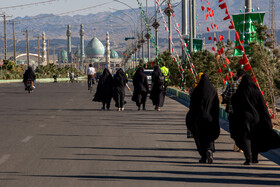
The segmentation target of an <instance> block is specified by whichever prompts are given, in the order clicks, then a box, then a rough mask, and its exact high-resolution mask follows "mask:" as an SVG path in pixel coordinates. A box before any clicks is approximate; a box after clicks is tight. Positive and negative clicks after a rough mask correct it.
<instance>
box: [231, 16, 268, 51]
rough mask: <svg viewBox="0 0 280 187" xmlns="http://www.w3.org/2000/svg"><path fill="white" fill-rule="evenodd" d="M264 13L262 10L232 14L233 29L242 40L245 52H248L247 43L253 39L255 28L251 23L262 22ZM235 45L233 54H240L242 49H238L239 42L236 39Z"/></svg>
mask: <svg viewBox="0 0 280 187" xmlns="http://www.w3.org/2000/svg"><path fill="white" fill-rule="evenodd" d="M264 15H265V13H264V12H257V13H255V12H252V13H245V14H238V15H232V18H233V22H234V25H235V29H236V31H237V32H238V33H239V37H240V41H244V49H245V53H246V54H250V53H249V48H248V45H249V43H251V42H252V41H253V40H254V39H255V31H256V28H255V26H254V25H253V23H258V24H262V23H263V19H264ZM235 46H236V47H235V50H234V56H242V55H243V51H242V50H240V47H239V46H241V44H240V42H239V41H237V40H236V41H235Z"/></svg>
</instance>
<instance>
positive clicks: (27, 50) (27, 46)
mask: <svg viewBox="0 0 280 187" xmlns="http://www.w3.org/2000/svg"><path fill="white" fill-rule="evenodd" d="M25 33H26V56H27V67H28V66H29V65H30V64H29V39H28V29H26V31H25Z"/></svg>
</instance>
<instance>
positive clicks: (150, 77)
mask: <svg viewBox="0 0 280 187" xmlns="http://www.w3.org/2000/svg"><path fill="white" fill-rule="evenodd" d="M153 71H154V70H152V69H145V70H144V73H145V74H146V75H147V79H148V85H149V92H150V91H151V90H152V73H153Z"/></svg>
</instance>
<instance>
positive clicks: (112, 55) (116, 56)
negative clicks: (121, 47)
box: [110, 49, 119, 58]
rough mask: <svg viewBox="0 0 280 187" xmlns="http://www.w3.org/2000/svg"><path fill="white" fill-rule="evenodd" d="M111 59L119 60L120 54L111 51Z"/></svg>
mask: <svg viewBox="0 0 280 187" xmlns="http://www.w3.org/2000/svg"><path fill="white" fill-rule="evenodd" d="M110 57H111V58H119V54H118V53H117V51H115V50H113V49H111V52H110Z"/></svg>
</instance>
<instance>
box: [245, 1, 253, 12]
mask: <svg viewBox="0 0 280 187" xmlns="http://www.w3.org/2000/svg"><path fill="white" fill-rule="evenodd" d="M245 6H246V9H245V12H252V0H245Z"/></svg>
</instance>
